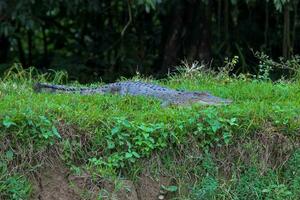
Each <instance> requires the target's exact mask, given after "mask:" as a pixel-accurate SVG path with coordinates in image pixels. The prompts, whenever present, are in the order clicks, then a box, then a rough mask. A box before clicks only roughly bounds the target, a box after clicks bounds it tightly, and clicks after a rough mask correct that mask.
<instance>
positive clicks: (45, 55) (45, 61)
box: [42, 26, 49, 67]
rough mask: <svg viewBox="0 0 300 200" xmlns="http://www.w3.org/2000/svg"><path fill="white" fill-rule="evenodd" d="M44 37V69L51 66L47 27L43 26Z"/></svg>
mask: <svg viewBox="0 0 300 200" xmlns="http://www.w3.org/2000/svg"><path fill="white" fill-rule="evenodd" d="M42 35H43V50H44V52H43V54H44V55H43V65H44V67H47V66H48V65H49V58H48V41H47V35H46V28H45V26H42Z"/></svg>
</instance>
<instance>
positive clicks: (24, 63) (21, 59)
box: [17, 38, 27, 68]
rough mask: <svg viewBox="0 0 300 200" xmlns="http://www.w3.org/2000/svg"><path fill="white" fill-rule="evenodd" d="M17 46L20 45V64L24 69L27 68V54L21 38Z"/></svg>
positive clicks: (18, 39)
mask: <svg viewBox="0 0 300 200" xmlns="http://www.w3.org/2000/svg"><path fill="white" fill-rule="evenodd" d="M17 45H18V53H19V60H20V63H21V64H22V66H23V67H24V68H26V67H27V65H26V58H25V52H24V49H23V44H22V41H21V39H20V38H17Z"/></svg>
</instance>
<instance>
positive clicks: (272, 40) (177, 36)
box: [0, 0, 300, 82]
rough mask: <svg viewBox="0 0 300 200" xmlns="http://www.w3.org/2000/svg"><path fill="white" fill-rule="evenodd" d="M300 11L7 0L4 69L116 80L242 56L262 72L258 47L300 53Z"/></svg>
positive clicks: (221, 3)
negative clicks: (32, 68) (184, 64)
mask: <svg viewBox="0 0 300 200" xmlns="http://www.w3.org/2000/svg"><path fill="white" fill-rule="evenodd" d="M298 8H299V0H0V72H3V71H5V70H6V69H8V68H9V67H11V66H12V64H13V63H21V65H22V66H23V67H24V68H28V67H30V66H35V67H36V68H38V69H40V70H41V71H45V70H48V69H55V70H66V71H67V72H68V73H69V74H70V77H71V79H76V80H79V81H81V82H88V81H92V80H99V78H102V80H104V81H113V80H115V79H116V78H119V77H120V76H125V77H130V76H132V75H135V74H136V72H137V71H138V72H140V73H142V74H147V75H155V76H163V75H164V74H166V73H167V72H169V71H173V70H174V66H177V65H179V64H180V63H181V61H182V60H186V61H187V62H192V61H194V60H198V61H200V62H203V63H204V64H208V66H209V67H211V68H214V67H216V66H217V67H220V66H222V64H223V62H224V59H225V58H226V57H228V58H232V57H233V56H238V57H239V64H238V65H237V67H236V69H235V71H236V72H237V73H241V72H243V73H246V72H250V73H256V72H257V70H258V68H257V66H258V59H257V58H256V57H255V55H254V52H256V51H259V52H264V53H265V54H267V55H270V56H271V57H272V58H274V59H277V58H279V57H282V58H283V59H289V58H291V56H293V55H295V54H297V53H299V50H300V41H299V40H300V30H299V17H298Z"/></svg>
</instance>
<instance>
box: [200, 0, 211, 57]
mask: <svg viewBox="0 0 300 200" xmlns="http://www.w3.org/2000/svg"><path fill="white" fill-rule="evenodd" d="M202 6H203V5H202ZM204 9H205V11H204V15H203V16H202V17H201V18H202V19H203V20H202V29H201V30H200V31H201V32H200V34H201V38H200V44H199V47H198V58H199V59H200V60H202V61H205V62H208V61H209V60H210V57H211V18H212V16H211V1H208V2H207V4H206V5H205V7H204Z"/></svg>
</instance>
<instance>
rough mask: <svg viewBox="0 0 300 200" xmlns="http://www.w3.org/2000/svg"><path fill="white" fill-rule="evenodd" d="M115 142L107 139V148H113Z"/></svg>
mask: <svg viewBox="0 0 300 200" xmlns="http://www.w3.org/2000/svg"><path fill="white" fill-rule="evenodd" d="M115 146H116V145H115V143H114V142H113V141H111V140H107V148H108V149H113V148H115Z"/></svg>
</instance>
